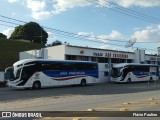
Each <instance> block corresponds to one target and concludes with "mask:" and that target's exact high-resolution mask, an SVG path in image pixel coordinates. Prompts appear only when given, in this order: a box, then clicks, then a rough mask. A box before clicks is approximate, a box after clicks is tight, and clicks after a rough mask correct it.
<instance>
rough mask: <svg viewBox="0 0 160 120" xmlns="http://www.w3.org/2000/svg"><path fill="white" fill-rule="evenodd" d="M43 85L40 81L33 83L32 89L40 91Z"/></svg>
mask: <svg viewBox="0 0 160 120" xmlns="http://www.w3.org/2000/svg"><path fill="white" fill-rule="evenodd" d="M40 88H41V83H40V82H39V81H36V82H34V83H33V86H32V89H40Z"/></svg>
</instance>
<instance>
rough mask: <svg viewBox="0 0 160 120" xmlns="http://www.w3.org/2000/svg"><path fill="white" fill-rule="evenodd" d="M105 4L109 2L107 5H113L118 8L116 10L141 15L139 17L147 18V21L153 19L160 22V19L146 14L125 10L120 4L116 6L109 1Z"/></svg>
mask: <svg viewBox="0 0 160 120" xmlns="http://www.w3.org/2000/svg"><path fill="white" fill-rule="evenodd" d="M105 2H107V3H109V4H111V5H113V6H116V8H118V9H120V10H123V11H127V12H129V13H133V14H135V15H139V16H142V17H145V18H147V19H152V20H154V21H157V22H160V19H158V18H155V17H152V16H150V15H146V14H143V13H140V12H137V11H134V10H131V9H129V8H125V7H123V6H120V5H118V4H115V3H113V2H109V1H106V0H105Z"/></svg>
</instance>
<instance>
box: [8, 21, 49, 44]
mask: <svg viewBox="0 0 160 120" xmlns="http://www.w3.org/2000/svg"><path fill="white" fill-rule="evenodd" d="M47 38H48V33H47V32H46V31H45V30H44V29H43V27H41V26H40V25H39V24H38V23H36V22H29V23H26V24H24V25H20V26H17V27H16V28H15V30H14V32H13V33H12V34H11V37H10V39H24V40H29V41H31V42H34V43H41V44H46V42H47Z"/></svg>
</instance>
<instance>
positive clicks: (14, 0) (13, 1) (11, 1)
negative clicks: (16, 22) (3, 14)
mask: <svg viewBox="0 0 160 120" xmlns="http://www.w3.org/2000/svg"><path fill="white" fill-rule="evenodd" d="M18 1H19V0H8V2H9V3H15V2H18Z"/></svg>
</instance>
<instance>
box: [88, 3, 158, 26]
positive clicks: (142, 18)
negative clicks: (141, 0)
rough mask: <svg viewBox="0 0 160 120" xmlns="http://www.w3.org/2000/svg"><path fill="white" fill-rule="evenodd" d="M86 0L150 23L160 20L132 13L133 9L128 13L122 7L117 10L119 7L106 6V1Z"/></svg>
mask: <svg viewBox="0 0 160 120" xmlns="http://www.w3.org/2000/svg"><path fill="white" fill-rule="evenodd" d="M86 1H88V2H90V3H92V4H95V5H98V6H101V7H104V8H107V9H110V10H112V11H115V12H118V13H121V14H124V15H127V16H130V17H133V18H137V19H140V20H143V21H146V22H150V23H153V24H159V22H157V21H155V20H151V19H148V18H147V17H142V16H139V15H135V13H134V14H133V13H132V14H131V11H130V12H127V13H126V11H124V10H122V9H120V8H119V9H120V10H121V11H120V10H117V9H115V8H112V7H106V6H107V4H106V3H104V2H99V3H97V2H94V1H92V0H86ZM106 2H107V1H106Z"/></svg>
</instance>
